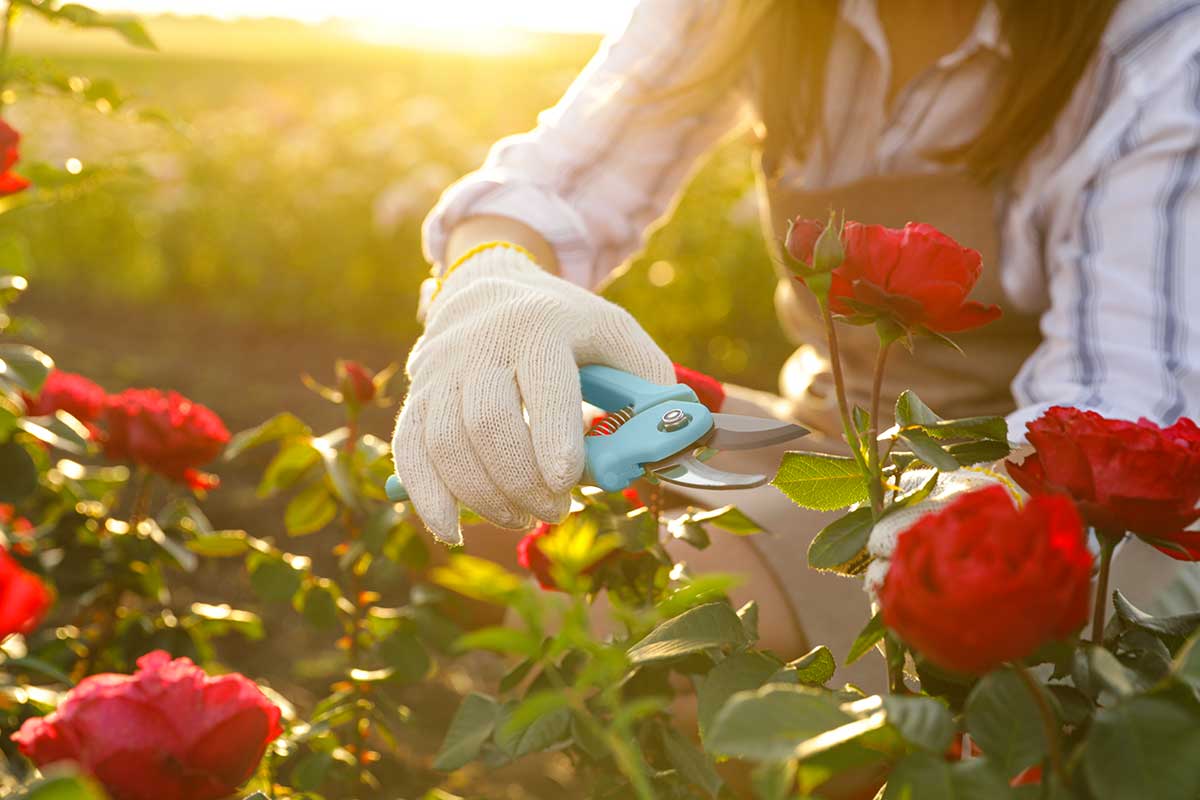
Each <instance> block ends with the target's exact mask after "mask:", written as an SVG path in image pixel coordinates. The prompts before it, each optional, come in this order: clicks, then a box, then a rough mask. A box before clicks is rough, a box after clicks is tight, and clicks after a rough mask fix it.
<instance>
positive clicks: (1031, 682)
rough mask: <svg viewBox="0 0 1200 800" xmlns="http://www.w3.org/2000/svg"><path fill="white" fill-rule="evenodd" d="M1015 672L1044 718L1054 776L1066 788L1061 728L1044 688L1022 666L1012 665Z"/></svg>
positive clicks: (1043, 727) (1043, 722)
mask: <svg viewBox="0 0 1200 800" xmlns="http://www.w3.org/2000/svg"><path fill="white" fill-rule="evenodd" d="M1012 668H1013V672H1015V673H1016V674H1017V677H1018V678H1020V679H1021V683H1023V684H1025V688H1026V689H1028V690H1029V694H1030V696H1031V697H1033V702H1034V703H1035V704H1036V705H1037V709H1038V715H1039V716H1040V717H1041V718H1042V730H1043V732H1044V733H1045V736H1046V749H1047V750H1048V751H1049V755H1050V768H1051V769H1052V770H1054V774H1055V775H1056V776H1057V777H1058V779H1059V780H1060V781H1061V782H1062V784H1063V785H1064V786H1065V785H1066V784H1067V774H1066V772H1065V771H1064V770H1063V763H1062V744H1061V742H1059V732H1060V731H1059V726H1058V719H1057V717H1055V715H1054V711H1053V710H1051V708H1050V704H1049V703H1047V702H1046V695H1045V694H1044V693H1043V692H1042V688H1041V687H1040V686H1039V685H1038V682H1037V680H1036V679H1035V678H1034V677H1033V675H1031V674H1030V673H1029V669H1028V668H1027V667H1025V666H1023V665H1021V664H1013V665H1012Z"/></svg>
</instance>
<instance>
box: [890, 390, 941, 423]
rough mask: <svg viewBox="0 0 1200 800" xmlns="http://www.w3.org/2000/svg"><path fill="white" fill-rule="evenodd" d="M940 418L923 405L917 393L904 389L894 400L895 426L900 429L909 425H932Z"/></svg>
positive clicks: (939, 420)
mask: <svg viewBox="0 0 1200 800" xmlns="http://www.w3.org/2000/svg"><path fill="white" fill-rule="evenodd" d="M941 421H942V418H941V417H939V416H938V415H937V414H935V413H933V411H932V410H931V409H930V408H929V406H927V405H925V403H923V402H922V401H921V398H919V397H917V393H916V392H914V391H913V390H911V389H906V390H905V391H903V392H901V393H900V396H899V397H897V398H896V424H897V425H899V426H900V427H902V428H907V427H908V426H910V425H922V426H923V425H933V424H935V423H938V422H941Z"/></svg>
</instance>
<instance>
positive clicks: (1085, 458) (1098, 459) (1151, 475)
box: [1006, 406, 1200, 560]
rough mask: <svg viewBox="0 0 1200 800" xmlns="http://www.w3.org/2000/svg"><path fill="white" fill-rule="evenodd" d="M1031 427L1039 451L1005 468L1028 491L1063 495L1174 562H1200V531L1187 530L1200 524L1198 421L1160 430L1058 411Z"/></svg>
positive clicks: (1102, 526)
mask: <svg viewBox="0 0 1200 800" xmlns="http://www.w3.org/2000/svg"><path fill="white" fill-rule="evenodd" d="M1026 427H1027V429H1028V431H1029V435H1028V438H1029V443H1030V444H1032V445H1033V446H1034V447H1035V448H1036V450H1037V451H1036V452H1035V453H1034V454H1033V455H1031V456H1030V457H1029V458H1027V459H1025V461H1024V462H1022V463H1020V464H1017V463H1015V462H1013V461H1009V462H1007V464H1006V466H1007V467H1008V473H1009V475H1011V476H1012V477H1013V479H1014V480H1015V481H1016V482H1017V483H1018V484H1020V485H1021V488H1022V489H1024V490H1025V491H1027V492H1029V493H1030V494H1033V495H1040V494H1046V493H1049V492H1065V493H1067V494H1069V495H1071V497H1073V498H1074V499H1075V502H1076V503H1077V504H1078V505H1079V510H1080V513H1082V514H1083V517H1084V519H1085V520H1087V522H1088V524H1089V525H1092V526H1093V527H1095V528H1096V529H1098V530H1101V531H1105V532H1107V533H1108V534H1110V535H1122V534H1124V533H1125V532H1130V533H1134V534H1136V535H1138V536H1141V537H1143V538H1145V539H1148V540H1150V542H1151V544H1155V545H1156V546H1157V547H1158V548H1159V549H1160V550H1162V551H1163V552H1164V553H1166V554H1168V555H1170V556H1174V557H1175V558H1179V559H1185V560H1196V559H1200V531H1188V530H1185V528H1187V527H1188V526H1189V525H1191V524H1192V523H1193V522H1195V521H1196V520H1197V519H1200V510H1197V508H1196V505H1197V503H1200V428H1197V427H1196V424H1195V423H1194V422H1192V421H1191V420H1190V419H1180V420H1179V421H1178V422H1176V423H1175V424H1174V425H1172V426H1170V427H1169V428H1160V427H1159V426H1157V425H1155V424H1154V423H1153V422H1150V421H1149V420H1145V419H1142V420H1138V421H1137V422H1129V421H1127V420H1120V419H1107V418H1105V417H1102V416H1100V415H1099V414H1097V413H1095V412H1094V411H1080V410H1079V409H1077V408H1064V407H1062V406H1055V407H1054V408H1051V409H1050V410H1049V411H1047V412H1046V413H1045V414H1044V415H1042V416H1041V417H1040V418H1038V419H1035V420H1033V421H1032V422H1030V423H1029V424H1028V425H1027V426H1026ZM1159 543H1168V544H1159Z"/></svg>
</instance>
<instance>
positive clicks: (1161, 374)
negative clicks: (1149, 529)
mask: <svg viewBox="0 0 1200 800" xmlns="http://www.w3.org/2000/svg"><path fill="white" fill-rule="evenodd" d="M1052 213H1054V214H1058V215H1060V216H1059V217H1058V218H1056V219H1055V220H1053V221H1052V223H1051V225H1050V229H1051V230H1057V231H1063V232H1066V233H1065V234H1064V235H1060V236H1058V237H1057V240H1056V241H1052V242H1051V243H1050V244H1049V245H1048V247H1047V253H1046V269H1047V273H1048V278H1049V287H1050V307H1049V310H1048V311H1046V313H1045V314H1044V315H1043V317H1042V320H1041V329H1042V334H1043V343H1042V345H1041V346H1040V347H1039V348H1038V350H1037V351H1036V352H1035V353H1034V354H1033V356H1032V357H1031V358H1030V359H1029V361H1028V362H1027V363H1026V364H1025V365H1024V367H1023V368H1022V370H1021V372H1020V373H1019V374H1018V376H1017V378H1016V380H1015V381H1014V383H1013V394H1014V397H1015V398H1016V400H1017V403H1018V406H1019V410H1018V411H1017V412H1016V413H1014V414H1013V415H1012V416H1010V418H1009V430H1010V432H1011V433H1012V435H1013V437H1014V438H1017V437H1018V436H1023V435H1024V431H1025V424H1026V423H1027V422H1029V421H1030V420H1032V419H1035V418H1036V417H1038V416H1040V415H1041V414H1042V413H1043V412H1044V411H1045V409H1046V408H1048V407H1049V406H1051V405H1071V406H1077V407H1081V408H1089V409H1093V410H1096V411H1099V412H1100V413H1103V414H1106V415H1108V416H1113V417H1119V418H1126V419H1136V418H1138V417H1148V418H1150V419H1152V420H1155V421H1157V422H1160V423H1170V422H1172V421H1174V420H1175V419H1177V418H1178V417H1180V416H1191V417H1198V416H1200V54H1197V55H1194V56H1193V57H1192V58H1191V60H1190V61H1189V62H1188V63H1187V66H1186V68H1185V69H1184V70H1183V71H1182V73H1181V74H1179V75H1178V76H1177V77H1176V79H1174V80H1171V81H1168V82H1167V83H1166V84H1165V86H1164V87H1163V89H1162V90H1161V91H1159V92H1157V93H1156V94H1154V95H1153V96H1151V97H1149V98H1147V99H1146V101H1145V102H1144V103H1143V104H1142V105H1141V106H1140V108H1139V109H1138V113H1137V114H1136V115H1135V117H1134V118H1133V119H1132V121H1131V122H1130V124H1129V125H1128V127H1127V128H1126V129H1125V130H1124V131H1123V132H1122V135H1121V136H1120V137H1119V139H1118V140H1116V142H1115V143H1114V145H1113V146H1112V148H1111V152H1110V153H1109V154H1108V157H1107V158H1106V159H1105V160H1104V161H1103V162H1102V163H1101V165H1100V166H1099V168H1098V169H1097V170H1096V172H1095V174H1094V175H1093V177H1092V179H1091V180H1090V181H1089V182H1088V183H1087V184H1086V185H1085V187H1084V190H1083V192H1082V194H1081V195H1080V196H1079V197H1078V198H1077V202H1075V203H1072V204H1070V207H1063V208H1061V209H1058V210H1056V211H1053V212H1052ZM1063 215H1065V216H1063Z"/></svg>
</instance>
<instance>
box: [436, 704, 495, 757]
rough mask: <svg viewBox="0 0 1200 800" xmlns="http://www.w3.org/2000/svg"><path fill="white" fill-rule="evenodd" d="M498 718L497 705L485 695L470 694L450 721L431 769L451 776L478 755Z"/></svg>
mask: <svg viewBox="0 0 1200 800" xmlns="http://www.w3.org/2000/svg"><path fill="white" fill-rule="evenodd" d="M499 718H500V705H499V704H498V703H497V702H496V701H495V700H493V699H492V698H490V697H488V696H487V695H482V694H478V693H476V692H472V693H471V694H469V695H467V696H466V697H464V698H463V701H462V703H461V704H460V705H459V707H458V711H457V712H456V713H455V714H454V719H453V720H451V721H450V729H449V730H448V731H446V738H445V739H444V740H443V741H442V747H441V749H440V750H438V754H437V756H436V757H435V758H434V761H433V768H434V769H436V770H439V771H441V772H453V771H454V770H456V769H458V768H459V767H462V766H464V765H466V764H467V763H468V762H470V761H471V760H473V759H474V758H475V757H476V756H477V755H479V749H480V748H481V747H483V743H484V742H486V741H487V740H488V738H489V737H490V736H491V735H492V731H493V730H495V728H496V722H497V721H498V720H499Z"/></svg>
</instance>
